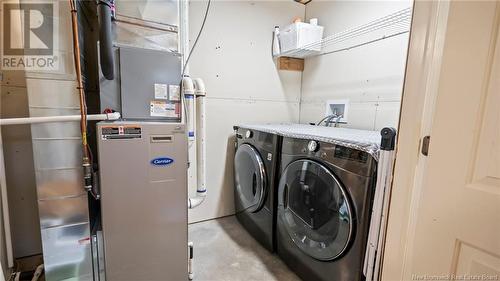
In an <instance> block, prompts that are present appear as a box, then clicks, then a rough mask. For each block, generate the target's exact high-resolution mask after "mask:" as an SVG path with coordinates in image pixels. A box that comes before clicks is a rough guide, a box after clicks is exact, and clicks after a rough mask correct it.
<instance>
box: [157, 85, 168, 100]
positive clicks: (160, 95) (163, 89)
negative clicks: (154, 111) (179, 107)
mask: <svg viewBox="0 0 500 281" xmlns="http://www.w3.org/2000/svg"><path fill="white" fill-rule="evenodd" d="M155 99H159V100H166V99H168V92H167V84H156V83H155Z"/></svg>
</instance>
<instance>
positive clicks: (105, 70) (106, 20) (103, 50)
mask: <svg viewBox="0 0 500 281" xmlns="http://www.w3.org/2000/svg"><path fill="white" fill-rule="evenodd" d="M113 3H114V1H112V0H101V1H99V2H98V3H97V13H98V17H99V56H100V60H101V71H102V74H103V76H104V78H106V79H108V80H113V79H114V78H115V67H114V65H115V57H114V54H113V37H112V33H111V24H112V23H111V14H112V9H113V6H114V4H113Z"/></svg>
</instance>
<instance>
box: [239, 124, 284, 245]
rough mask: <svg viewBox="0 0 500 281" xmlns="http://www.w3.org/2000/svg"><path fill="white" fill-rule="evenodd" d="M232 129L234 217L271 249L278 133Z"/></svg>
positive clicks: (278, 150)
mask: <svg viewBox="0 0 500 281" xmlns="http://www.w3.org/2000/svg"><path fill="white" fill-rule="evenodd" d="M234 129H235V133H236V143H235V146H236V152H235V156H234V186H235V189H234V204H235V210H236V217H237V219H238V221H239V222H240V223H241V224H242V225H243V227H244V228H245V229H246V230H247V231H248V232H249V233H250V234H251V235H252V236H253V237H254V238H255V239H256V240H257V241H258V242H260V244H262V245H263V246H264V247H265V248H266V249H268V250H269V251H271V252H273V251H274V250H275V242H274V239H275V219H276V216H275V212H276V204H277V202H276V197H275V194H276V186H277V179H278V173H279V170H278V164H279V153H280V145H281V136H278V135H277V134H273V133H269V132H264V131H260V130H258V129H255V128H253V127H252V128H247V127H244V126H235V127H234Z"/></svg>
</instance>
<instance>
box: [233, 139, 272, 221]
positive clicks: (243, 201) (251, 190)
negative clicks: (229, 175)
mask: <svg viewBox="0 0 500 281" xmlns="http://www.w3.org/2000/svg"><path fill="white" fill-rule="evenodd" d="M234 176H235V178H234V180H235V185H236V191H235V192H236V193H237V195H236V196H237V198H238V199H239V203H240V206H239V207H240V208H242V209H243V210H246V211H248V212H256V211H258V210H259V209H260V208H261V207H262V205H263V204H264V200H265V194H266V186H267V183H266V171H265V168H264V162H263V161H262V158H261V157H260V155H259V153H258V152H257V150H256V149H255V148H254V147H252V146H251V145H249V144H242V145H240V146H239V147H238V150H237V151H236V155H235V157H234ZM243 210H241V209H240V210H238V211H243Z"/></svg>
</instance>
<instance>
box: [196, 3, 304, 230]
mask: <svg viewBox="0 0 500 281" xmlns="http://www.w3.org/2000/svg"><path fill="white" fill-rule="evenodd" d="M205 7H206V2H205V1H203V2H202V1H192V2H190V5H189V30H190V34H189V37H190V39H191V45H192V44H193V40H194V38H195V37H196V35H197V33H198V30H199V28H200V25H201V19H202V18H203V14H204V11H205ZM304 11H305V7H304V6H303V5H301V4H297V3H295V2H293V1H213V2H212V6H211V9H210V14H209V16H208V19H207V22H206V25H205V30H204V32H203V34H202V35H201V37H200V40H199V42H198V45H197V47H196V49H195V50H194V53H193V55H192V58H191V62H190V74H191V76H192V77H201V78H202V79H204V81H205V84H206V88H207V169H208V170H207V188H208V196H207V198H206V200H205V202H204V203H203V204H202V205H201V206H199V207H198V208H196V209H194V210H191V211H190V213H189V220H190V222H196V221H201V220H207V219H212V218H216V217H221V216H226V215H231V214H233V213H234V205H233V188H234V185H233V176H232V175H233V155H234V140H233V134H234V132H233V128H232V127H233V125H237V124H241V123H251V122H298V120H299V101H300V83H301V82H300V80H301V73H300V72H289V71H277V70H276V66H275V64H274V61H273V59H272V56H271V39H272V31H273V28H274V26H275V25H280V26H283V25H286V24H288V23H289V22H291V21H292V19H293V18H294V17H296V16H300V17H303V15H304Z"/></svg>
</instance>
